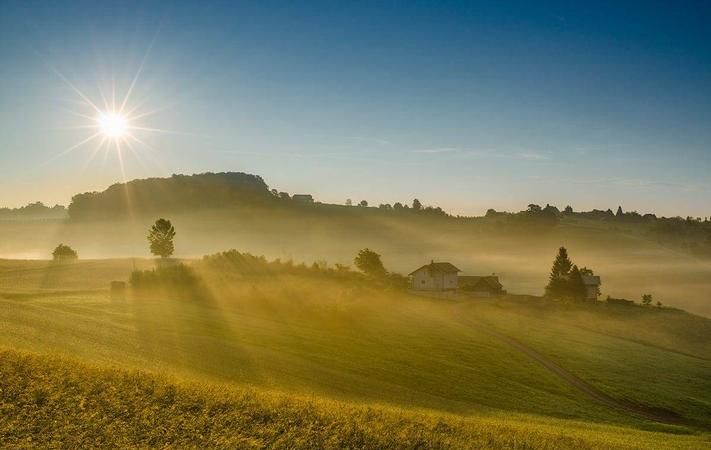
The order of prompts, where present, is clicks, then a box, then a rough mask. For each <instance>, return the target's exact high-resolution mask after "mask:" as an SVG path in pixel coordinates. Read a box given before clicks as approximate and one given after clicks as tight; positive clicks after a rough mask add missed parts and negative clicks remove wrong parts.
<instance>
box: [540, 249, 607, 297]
mask: <svg viewBox="0 0 711 450" xmlns="http://www.w3.org/2000/svg"><path fill="white" fill-rule="evenodd" d="M583 275H593V271H592V270H590V269H588V268H586V267H583V268H582V269H579V268H578V266H577V265H575V264H573V261H571V259H570V257H569V256H568V250H567V249H566V248H565V247H561V248H560V249H559V250H558V255H557V256H556V258H555V261H554V262H553V267H552V268H551V274H550V277H549V279H548V285H547V286H546V296H548V297H552V298H571V299H575V300H583V299H585V298H586V294H587V291H586V287H585V283H584V281H583ZM598 295H599V292H598Z"/></svg>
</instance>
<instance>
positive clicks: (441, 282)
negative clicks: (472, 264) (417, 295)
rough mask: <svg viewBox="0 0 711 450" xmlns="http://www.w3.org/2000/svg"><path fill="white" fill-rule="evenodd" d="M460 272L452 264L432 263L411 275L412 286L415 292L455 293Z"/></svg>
mask: <svg viewBox="0 0 711 450" xmlns="http://www.w3.org/2000/svg"><path fill="white" fill-rule="evenodd" d="M459 272H461V270H459V269H457V268H456V267H455V266H454V265H453V264H451V263H448V262H434V261H431V262H430V263H429V264H425V265H424V266H422V267H420V268H419V269H417V270H415V271H413V272H412V273H410V286H411V287H412V289H413V290H415V291H454V290H456V289H457V288H458V277H457V274H459Z"/></svg>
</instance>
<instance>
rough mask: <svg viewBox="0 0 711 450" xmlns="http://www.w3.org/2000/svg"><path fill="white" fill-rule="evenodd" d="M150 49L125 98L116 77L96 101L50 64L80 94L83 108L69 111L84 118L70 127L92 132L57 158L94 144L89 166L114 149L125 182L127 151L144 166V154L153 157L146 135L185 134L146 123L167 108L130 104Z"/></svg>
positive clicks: (138, 103)
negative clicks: (117, 90) (101, 155)
mask: <svg viewBox="0 0 711 450" xmlns="http://www.w3.org/2000/svg"><path fill="white" fill-rule="evenodd" d="M149 52H150V47H149V48H148V50H147V51H146V54H145V55H144V57H143V60H142V61H141V64H140V66H139V67H138V70H137V71H136V74H135V76H134V77H133V78H132V80H131V82H130V83H128V88H127V89H126V91H125V94H124V95H123V98H122V99H117V98H116V82H115V80H113V79H112V81H111V92H110V94H111V95H110V96H107V95H105V93H104V91H103V90H102V89H101V87H100V86H99V89H98V92H99V97H100V99H99V100H95V99H92V98H91V97H90V96H89V95H86V94H85V93H84V92H82V91H81V90H80V89H79V88H77V87H76V85H75V84H73V83H72V82H71V81H70V80H69V79H67V77H65V76H64V75H63V74H62V73H60V72H59V71H58V70H57V69H56V68H55V67H53V66H51V65H50V67H51V68H52V70H53V71H54V72H55V73H56V74H57V75H58V76H59V78H61V80H62V81H63V82H64V83H65V84H66V85H67V86H68V87H69V88H70V89H71V90H72V91H73V92H74V94H76V95H77V96H78V100H79V105H80V106H81V107H82V111H72V110H68V111H66V112H67V113H69V114H71V115H72V116H74V117H77V118H81V119H83V120H84V121H85V122H84V123H82V124H78V125H77V126H73V127H69V128H71V129H86V130H89V134H88V135H87V136H85V137H84V138H82V139H81V140H80V141H79V142H77V143H76V144H74V145H72V146H70V147H69V148H66V149H64V150H63V151H61V152H60V153H59V154H57V155H56V156H55V158H56V157H60V156H62V155H65V154H67V153H69V152H73V151H76V150H79V149H82V148H87V147H89V148H90V147H91V146H92V145H93V146H94V147H93V149H91V150H90V152H89V156H88V161H87V166H88V165H89V164H90V163H91V161H93V160H94V158H96V157H97V155H99V154H100V153H101V152H102V151H103V159H104V161H106V160H107V159H108V156H109V154H110V152H112V151H113V152H114V153H115V155H116V157H117V160H118V163H119V167H120V170H121V175H122V177H123V179H124V181H126V171H125V167H124V154H125V153H126V152H127V151H128V152H130V153H131V154H132V155H133V156H134V157H135V158H136V160H137V161H138V163H139V164H141V165H142V166H144V165H145V164H144V161H143V158H142V156H147V157H149V158H151V155H150V154H149V153H151V152H145V151H143V150H151V151H152V150H154V148H153V147H152V146H151V145H149V144H148V143H147V142H146V141H145V140H144V138H143V137H144V136H145V135H147V134H165V133H175V134H183V133H177V132H174V131H171V130H166V129H162V128H153V127H150V126H147V124H146V123H144V121H145V120H146V118H148V117H149V116H152V115H153V114H155V113H157V112H158V111H162V110H163V109H164V108H157V109H153V110H147V111H146V110H142V108H141V107H142V106H144V105H145V103H146V102H145V101H140V100H139V101H133V103H135V104H134V105H133V106H132V105H131V104H130V103H131V102H132V98H131V97H132V94H133V93H134V90H135V88H136V85H137V83H138V81H139V78H140V76H141V73H142V71H143V67H144V65H145V63H146V60H147V58H148V54H149ZM134 97H135V96H134ZM151 159H152V160H153V161H152V162H153V163H155V164H157V161H155V160H154V159H153V158H151Z"/></svg>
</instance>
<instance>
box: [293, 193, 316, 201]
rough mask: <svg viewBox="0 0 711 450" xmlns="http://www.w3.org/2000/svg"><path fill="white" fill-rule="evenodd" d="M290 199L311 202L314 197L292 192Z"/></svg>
mask: <svg viewBox="0 0 711 450" xmlns="http://www.w3.org/2000/svg"><path fill="white" fill-rule="evenodd" d="M291 199H292V200H294V201H295V202H299V203H313V202H314V197H313V195H311V194H294V195H292V196H291Z"/></svg>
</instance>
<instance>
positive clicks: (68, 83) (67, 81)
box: [46, 63, 101, 112]
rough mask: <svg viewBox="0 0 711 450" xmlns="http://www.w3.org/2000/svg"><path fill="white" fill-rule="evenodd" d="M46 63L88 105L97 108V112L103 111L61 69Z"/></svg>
mask: <svg viewBox="0 0 711 450" xmlns="http://www.w3.org/2000/svg"><path fill="white" fill-rule="evenodd" d="M46 64H47V65H49V67H50V69H52V71H53V72H54V73H55V74H56V75H57V76H58V77H59V78H60V79H61V80H62V81H64V83H65V84H66V85H67V86H69V87H70V88H71V89H72V90H73V91H74V92H75V93H76V94H77V95H78V96H79V97H81V98H82V100H84V101H85V102H86V104H87V105H89V106H91V107H92V108H94V110H95V111H96V112H101V109H100V108H99V107H98V106H96V105H95V104H94V102H92V101H91V100H89V97H87V96H86V95H84V93H83V92H82V91H80V90H79V88H77V87H76V86H74V84H72V82H71V81H69V80H68V79H67V78H66V77H65V76H64V75H62V73H61V72H60V71H59V70H57V68H56V67H54V66H53V65H51V64H49V63H46Z"/></svg>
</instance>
